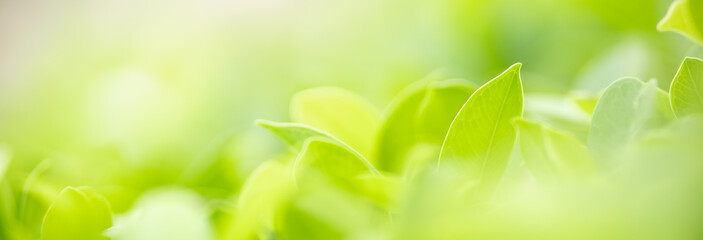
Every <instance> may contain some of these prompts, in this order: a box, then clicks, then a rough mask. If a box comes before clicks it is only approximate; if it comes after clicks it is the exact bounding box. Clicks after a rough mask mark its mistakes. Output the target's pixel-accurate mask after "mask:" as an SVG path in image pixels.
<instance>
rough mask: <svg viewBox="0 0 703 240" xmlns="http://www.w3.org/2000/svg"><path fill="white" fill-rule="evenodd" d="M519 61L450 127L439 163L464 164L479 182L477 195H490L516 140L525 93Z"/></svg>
mask: <svg viewBox="0 0 703 240" xmlns="http://www.w3.org/2000/svg"><path fill="white" fill-rule="evenodd" d="M521 66H522V64H520V63H516V64H514V65H513V66H511V67H510V68H508V69H507V70H505V72H503V73H501V74H500V75H499V76H497V77H496V78H494V79H493V80H491V81H489V82H487V83H486V84H485V85H483V86H482V87H480V88H479V89H478V90H476V92H474V94H473V95H471V97H470V98H469V100H468V101H467V102H466V104H464V106H463V107H462V108H461V110H460V111H459V113H458V114H457V116H456V118H455V119H454V121H453V122H452V125H451V126H450V127H449V132H448V133H447V137H446V139H445V140H444V144H443V145H442V150H441V153H440V157H439V162H438V166H439V167H440V168H441V167H442V164H448V165H449V166H461V167H462V168H463V169H465V171H467V172H466V176H468V177H469V178H470V179H472V180H476V181H477V182H478V187H477V189H476V193H477V197H484V196H487V195H488V194H490V193H491V192H492V191H493V189H494V188H495V186H496V185H497V184H498V182H499V181H500V178H501V176H502V174H503V172H504V171H505V167H506V166H507V163H508V159H509V158H510V153H511V152H512V149H513V143H514V142H515V129H514V128H513V126H512V124H511V120H512V119H513V118H515V117H520V116H522V109H523V92H522V82H521V80H520V67H521Z"/></svg>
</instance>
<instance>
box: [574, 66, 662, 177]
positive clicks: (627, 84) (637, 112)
mask: <svg viewBox="0 0 703 240" xmlns="http://www.w3.org/2000/svg"><path fill="white" fill-rule="evenodd" d="M667 99H668V96H667V94H666V93H665V92H663V91H662V90H660V89H658V88H657V87H656V82H655V81H650V82H648V83H644V82H642V81H640V80H638V79H634V78H622V79H619V80H617V81H615V82H613V83H612V84H611V85H610V86H608V88H607V89H606V90H605V92H604V93H603V96H601V98H600V100H598V103H597V105H596V109H595V110H594V112H593V119H592V120H591V129H590V132H589V134H588V144H587V145H588V147H589V150H590V151H591V153H593V154H594V156H595V157H598V158H606V159H607V158H610V157H613V156H615V155H617V154H618V153H620V152H621V151H622V149H623V148H624V147H625V146H627V145H628V144H629V143H630V141H631V140H633V139H634V138H636V137H637V136H638V135H639V134H641V133H642V132H644V131H647V130H650V129H654V128H657V127H661V126H663V125H664V124H666V123H668V122H669V121H670V120H672V119H673V114H672V111H671V108H670V107H669V106H668V104H667ZM606 161H608V160H606ZM601 164H602V165H604V166H611V165H612V163H610V162H603V163H601Z"/></svg>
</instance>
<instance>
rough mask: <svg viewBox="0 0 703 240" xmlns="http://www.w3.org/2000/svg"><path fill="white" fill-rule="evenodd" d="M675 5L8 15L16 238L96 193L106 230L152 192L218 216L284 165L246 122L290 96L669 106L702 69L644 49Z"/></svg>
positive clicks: (3, 105)
mask: <svg viewBox="0 0 703 240" xmlns="http://www.w3.org/2000/svg"><path fill="white" fill-rule="evenodd" d="M670 4H671V0H621V1H612V0H530V1H524V0H493V1H460V0H448V1H436V0H418V1H399V0H385V1H378V0H356V1H323V0H258V1H252V0H235V1H221V0H199V1H194V0H174V1H163V0H156V1H135V0H123V1H111V0H101V1H88V0H75V1H43V0H23V1H18V0H2V1H0V144H4V148H5V149H6V152H7V153H8V154H9V155H11V158H12V161H11V163H10V165H9V166H8V170H7V174H6V175H7V179H8V181H9V182H10V183H11V184H12V185H11V186H12V189H22V188H23V187H31V189H33V190H32V191H31V194H30V195H29V196H27V198H29V200H28V203H27V204H28V205H30V206H22V207H21V208H19V207H18V209H27V210H26V211H29V213H26V214H27V215H28V216H32V214H33V215H34V217H27V218H26V219H24V221H26V222H27V226H38V225H36V224H35V223H36V222H39V221H41V216H42V215H43V213H44V211H45V209H42V208H41V207H37V209H36V210H32V207H31V204H32V202H33V201H36V202H41V201H42V199H44V200H46V199H51V198H52V197H55V196H56V195H57V194H58V191H59V190H60V189H62V188H63V187H65V186H67V185H72V186H82V185H88V186H93V187H94V188H95V189H97V190H98V191H99V192H101V193H103V194H104V195H105V196H106V198H107V199H108V200H109V201H110V203H111V205H112V208H113V211H115V212H116V213H124V212H126V211H127V210H129V209H130V208H131V207H132V206H133V204H134V201H135V199H137V197H138V196H140V195H141V194H142V193H143V192H145V191H146V190H149V189H152V188H156V187H159V186H171V185H181V186H184V187H186V188H190V189H193V190H195V191H197V192H198V193H199V194H201V195H202V196H205V197H206V198H208V199H224V198H229V197H230V196H232V194H235V193H237V191H238V190H239V189H240V187H241V184H242V182H243V180H244V179H245V178H246V177H247V176H248V175H249V173H250V172H251V171H252V170H253V169H254V168H255V167H256V166H257V165H258V164H259V163H261V162H263V161H264V160H267V159H270V158H273V157H276V156H277V155H278V154H280V153H281V152H283V149H284V146H283V144H282V143H280V142H279V141H277V140H275V139H274V137H273V136H271V135H270V134H269V133H267V132H265V131H264V130H262V129H260V128H259V127H256V126H254V124H253V121H254V120H255V119H259V118H265V119H274V120H279V121H288V120H289V119H288V117H287V112H288V102H289V98H290V97H291V96H292V94H293V93H295V92H297V91H300V90H302V89H305V88H309V87H315V86H339V87H343V88H346V89H349V90H352V91H354V92H357V93H359V94H360V95H362V96H364V97H365V98H367V99H369V100H371V102H373V103H374V104H375V105H376V106H377V107H378V108H379V109H383V108H384V107H385V106H386V105H387V104H388V102H389V100H390V99H391V98H392V97H393V96H394V95H395V94H397V93H398V92H399V91H400V89H402V88H403V87H404V86H406V85H407V84H409V83H411V82H414V81H416V80H418V79H421V78H423V77H424V76H426V75H428V74H429V73H431V72H434V71H442V72H444V73H445V74H447V75H449V76H452V77H462V78H466V79H469V80H472V81H475V82H477V83H483V82H485V81H487V80H489V79H491V78H492V77H493V76H496V75H497V74H499V73H500V72H502V71H503V70H504V69H505V68H506V67H507V66H510V65H511V64H512V63H515V62H522V63H523V64H524V67H523V69H522V71H523V81H524V85H525V91H526V92H527V93H545V94H573V93H574V92H586V93H595V92H597V91H599V90H601V89H603V88H604V87H605V86H607V85H608V84H609V83H610V82H612V81H613V80H615V79H617V78H619V77H623V76H635V77H639V78H640V79H651V78H655V79H658V80H659V82H658V84H659V86H660V87H661V88H662V89H665V90H666V89H667V88H668V83H669V82H670V81H671V79H672V78H673V76H674V74H675V71H676V70H677V68H678V66H679V64H680V63H681V61H682V59H683V57H684V56H686V55H688V56H698V57H700V56H703V50H701V47H700V46H696V45H695V44H694V43H692V42H691V41H689V40H688V39H686V38H685V37H683V36H680V35H678V34H674V33H660V32H657V31H656V24H657V22H658V21H659V20H660V19H661V18H662V17H663V16H664V14H665V13H666V10H667V8H668V6H669V5H670ZM40 163H41V164H40ZM38 165H39V166H40V167H37V166H38ZM28 178H29V179H33V178H34V180H33V181H32V182H31V184H28V183H27V182H28V181H25V180H26V179H28ZM30 185H31V186H30ZM14 192H16V193H19V192H21V191H19V190H14ZM32 199H34V200H32ZM47 201H48V200H47ZM16 204H20V203H16ZM21 204H24V203H21ZM36 204H37V206H42V205H41V204H39V203H36ZM22 211H25V210H22ZM32 211H36V212H32ZM28 231H30V232H31V230H28Z"/></svg>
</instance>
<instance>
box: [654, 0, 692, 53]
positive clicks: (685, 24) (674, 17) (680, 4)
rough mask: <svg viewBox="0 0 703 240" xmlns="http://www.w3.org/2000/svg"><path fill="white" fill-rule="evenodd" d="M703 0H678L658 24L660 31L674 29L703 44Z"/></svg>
mask: <svg viewBox="0 0 703 240" xmlns="http://www.w3.org/2000/svg"><path fill="white" fill-rule="evenodd" d="M701 13H703V0H677V1H675V2H674V3H672V4H671V7H669V11H668V12H667V13H666V16H664V18H663V19H662V20H661V21H659V24H657V30H659V31H674V32H678V33H680V34H683V35H684V36H686V37H688V38H690V39H691V40H693V41H695V42H697V43H698V44H703V14H701Z"/></svg>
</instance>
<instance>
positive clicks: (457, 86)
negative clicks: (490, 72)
mask: <svg viewBox="0 0 703 240" xmlns="http://www.w3.org/2000/svg"><path fill="white" fill-rule="evenodd" d="M476 88H478V87H477V86H475V85H474V84H473V83H471V82H469V81H466V80H464V79H448V80H444V81H433V82H430V83H429V84H428V85H427V88H426V90H425V96H424V98H423V100H422V103H421V105H420V106H419V108H418V109H417V112H416V117H415V124H416V126H415V129H416V130H417V134H418V135H419V136H418V137H419V139H421V140H423V141H426V142H430V143H440V144H441V143H442V141H443V140H444V137H445V136H447V130H449V125H451V123H452V120H454V116H456V114H457V113H458V112H459V109H461V106H463V105H464V103H466V100H467V99H469V97H470V96H471V94H472V93H473V92H474V91H475V90H476Z"/></svg>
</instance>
